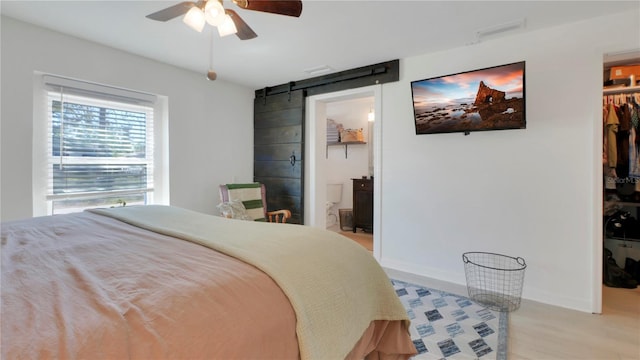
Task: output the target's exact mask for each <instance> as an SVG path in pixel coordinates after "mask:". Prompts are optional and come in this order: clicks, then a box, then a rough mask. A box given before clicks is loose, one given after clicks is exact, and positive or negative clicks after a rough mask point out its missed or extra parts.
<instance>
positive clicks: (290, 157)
mask: <svg viewBox="0 0 640 360" xmlns="http://www.w3.org/2000/svg"><path fill="white" fill-rule="evenodd" d="M289 163H291V166H295V165H296V155H295V154H291V156H289Z"/></svg>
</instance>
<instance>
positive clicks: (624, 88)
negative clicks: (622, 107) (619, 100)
mask: <svg viewBox="0 0 640 360" xmlns="http://www.w3.org/2000/svg"><path fill="white" fill-rule="evenodd" d="M631 92H640V86H621V87H614V88H604V89H602V93H603V94H605V95H610V94H625V93H631Z"/></svg>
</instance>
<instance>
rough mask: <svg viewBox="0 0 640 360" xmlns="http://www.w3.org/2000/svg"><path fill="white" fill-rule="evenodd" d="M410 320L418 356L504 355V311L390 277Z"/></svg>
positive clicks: (459, 359) (498, 359)
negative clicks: (490, 308) (494, 309)
mask: <svg viewBox="0 0 640 360" xmlns="http://www.w3.org/2000/svg"><path fill="white" fill-rule="evenodd" d="M391 282H392V283H393V287H394V288H395V289H396V293H397V294H398V296H399V297H400V301H402V304H403V305H404V307H405V308H406V309H407V313H408V314H409V318H410V319H411V338H412V339H413V343H414V344H415V345H416V349H417V350H418V355H416V356H414V357H413V359H415V360H418V359H419V360H422V359H447V360H463V359H464V360H466V359H483V360H484V359H492V360H493V359H495V360H505V359H506V358H507V327H508V320H509V318H508V316H509V315H508V313H507V312H497V311H493V310H489V309H487V308H485V307H483V306H481V305H478V304H476V303H474V302H473V301H471V300H469V299H468V298H465V297H461V296H458V295H454V294H450V293H446V292H442V291H439V290H434V289H429V288H425V287H422V286H419V285H414V284H410V283H406V282H403V281H398V280H391Z"/></svg>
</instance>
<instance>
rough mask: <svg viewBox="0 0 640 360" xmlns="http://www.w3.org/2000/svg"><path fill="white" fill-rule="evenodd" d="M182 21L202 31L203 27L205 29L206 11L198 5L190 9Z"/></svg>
mask: <svg viewBox="0 0 640 360" xmlns="http://www.w3.org/2000/svg"><path fill="white" fill-rule="evenodd" d="M182 21H183V22H184V23H185V24H187V25H189V27H190V28H192V29H193V30H195V31H197V32H202V29H204V24H205V19H204V13H203V12H202V10H200V9H199V8H198V7H197V6H194V7H192V8H191V9H189V11H188V12H187V13H186V14H185V15H184V18H182Z"/></svg>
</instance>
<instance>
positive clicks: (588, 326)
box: [387, 270, 640, 360]
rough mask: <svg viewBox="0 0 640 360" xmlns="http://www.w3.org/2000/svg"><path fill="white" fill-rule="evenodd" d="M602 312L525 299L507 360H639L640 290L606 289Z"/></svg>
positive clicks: (438, 285)
mask: <svg viewBox="0 0 640 360" xmlns="http://www.w3.org/2000/svg"><path fill="white" fill-rule="evenodd" d="M387 273H388V274H389V277H392V278H394V279H398V280H403V281H408V282H413V283H416V284H420V285H423V286H427V287H432V288H435V289H441V290H445V291H449V292H452V293H454V294H459V295H463V296H468V294H467V291H466V287H465V286H461V285H456V284H451V283H446V282H442V281H437V280H433V279H428V278H424V277H420V276H416V275H412V274H407V273H402V272H399V271H394V270H387ZM602 290H603V312H602V314H601V315H595V314H588V313H584V312H580V311H575V310H569V309H565V308H560V307H557V306H551V305H546V304H542V303H537V302H533V301H528V300H522V304H521V306H520V308H519V309H518V310H516V311H514V312H512V313H511V314H510V319H509V345H508V350H509V357H508V358H509V360H516V359H517V360H547V359H548V360H561V359H576V360H577V359H581V360H620V359H628V360H638V359H640V288H637V289H635V290H630V289H618V288H610V287H606V286H603V289H602Z"/></svg>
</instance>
